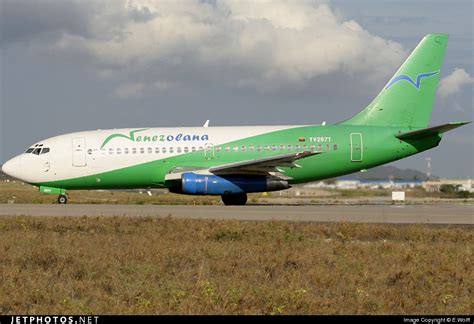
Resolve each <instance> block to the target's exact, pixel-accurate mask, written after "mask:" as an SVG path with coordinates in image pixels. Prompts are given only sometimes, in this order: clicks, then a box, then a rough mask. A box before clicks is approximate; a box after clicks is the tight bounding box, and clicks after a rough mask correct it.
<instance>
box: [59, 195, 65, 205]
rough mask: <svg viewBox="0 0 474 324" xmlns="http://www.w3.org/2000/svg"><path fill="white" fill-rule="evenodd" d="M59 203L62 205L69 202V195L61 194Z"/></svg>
mask: <svg viewBox="0 0 474 324" xmlns="http://www.w3.org/2000/svg"><path fill="white" fill-rule="evenodd" d="M58 204H61V205H64V204H67V196H66V195H59V197H58Z"/></svg>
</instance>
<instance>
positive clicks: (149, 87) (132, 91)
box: [111, 80, 176, 99]
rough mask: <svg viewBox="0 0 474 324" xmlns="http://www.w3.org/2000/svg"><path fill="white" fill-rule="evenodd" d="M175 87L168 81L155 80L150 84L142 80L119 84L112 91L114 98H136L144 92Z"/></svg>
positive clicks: (160, 90) (162, 90)
mask: <svg viewBox="0 0 474 324" xmlns="http://www.w3.org/2000/svg"><path fill="white" fill-rule="evenodd" d="M174 87H176V83H174V82H170V81H164V80H160V81H156V82H154V83H151V84H146V83H143V82H135V83H125V84H121V85H119V86H118V87H117V88H116V89H115V90H114V92H113V94H112V96H111V97H112V98H114V99H132V98H138V97H140V96H142V95H143V94H145V93H146V92H164V91H168V90H170V89H171V88H174Z"/></svg>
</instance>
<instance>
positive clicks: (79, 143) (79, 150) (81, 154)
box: [72, 137, 86, 167]
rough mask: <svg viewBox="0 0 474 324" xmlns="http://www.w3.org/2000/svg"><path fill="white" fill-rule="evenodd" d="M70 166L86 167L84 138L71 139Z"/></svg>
mask: <svg viewBox="0 0 474 324" xmlns="http://www.w3.org/2000/svg"><path fill="white" fill-rule="evenodd" d="M72 166H75V167H84V166H86V140H85V138H84V137H76V138H73V139H72Z"/></svg>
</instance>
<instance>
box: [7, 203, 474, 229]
mask: <svg viewBox="0 0 474 324" xmlns="http://www.w3.org/2000/svg"><path fill="white" fill-rule="evenodd" d="M0 216H34V217H41V216H55V217H58V216H69V217H78V216H79V217H80V216H91V217H95V216H108V217H111V216H127V217H138V216H152V217H174V218H187V219H219V220H226V219H227V220H231V219H232V220H247V221H249V220H259V221H263V220H274V221H293V222H350V223H387V224H455V225H474V206H473V205H394V206H392V205H384V206H380V205H377V206H373V205H348V206H345V205H304V206H301V205H299V206H290V205H283V206H281V205H278V206H277V205H248V206H189V205H186V206H182V205H179V206H174V205H73V204H71V205H26V204H25V205H20V204H19V205H13V204H11V205H5V204H3V205H0Z"/></svg>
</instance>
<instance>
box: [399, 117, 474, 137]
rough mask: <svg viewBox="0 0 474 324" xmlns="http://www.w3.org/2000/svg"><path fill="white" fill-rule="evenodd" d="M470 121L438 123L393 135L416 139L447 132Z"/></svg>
mask: <svg viewBox="0 0 474 324" xmlns="http://www.w3.org/2000/svg"><path fill="white" fill-rule="evenodd" d="M469 123H470V121H468V122H453V123H448V124H444V125H439V126H434V127H428V128H423V129H419V130H415V131H410V132H406V133H400V134H397V135H395V137H396V138H399V139H401V140H416V139H421V138H424V137H427V136H434V135H438V134H441V133H444V132H447V131H449V130H451V129H455V128H458V127H461V126H464V125H466V124H469Z"/></svg>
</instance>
